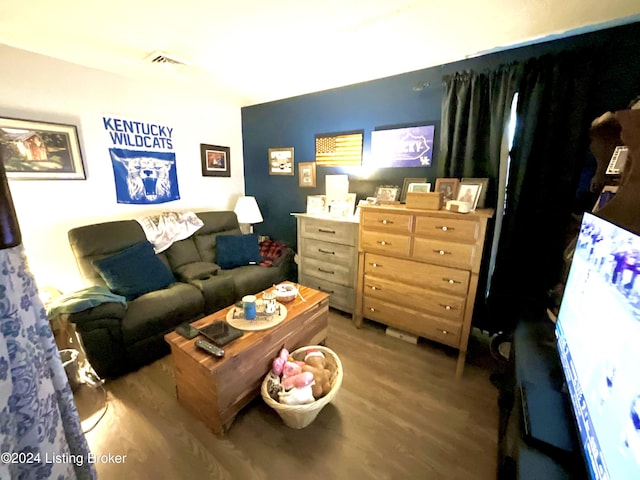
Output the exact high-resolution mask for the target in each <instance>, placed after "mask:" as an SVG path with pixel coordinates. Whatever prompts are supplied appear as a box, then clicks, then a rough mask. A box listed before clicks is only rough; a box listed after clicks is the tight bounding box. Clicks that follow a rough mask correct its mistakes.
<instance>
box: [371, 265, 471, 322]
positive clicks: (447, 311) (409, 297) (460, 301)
mask: <svg viewBox="0 0 640 480" xmlns="http://www.w3.org/2000/svg"><path fill="white" fill-rule="evenodd" d="M418 284H419V281H418V279H416V284H415V285H407V284H402V283H399V282H394V281H393V280H387V279H382V278H380V277H374V276H372V275H365V276H364V287H363V289H364V292H363V293H364V295H365V296H368V297H373V298H377V299H379V300H382V301H385V302H388V303H393V304H395V305H400V306H404V307H407V308H411V309H413V310H418V311H422V312H425V313H431V314H433V315H436V316H438V317H439V318H446V319H447V320H454V321H460V322H461V321H462V317H463V314H464V305H465V298H464V297H458V296H454V295H449V294H446V293H438V292H433V291H429V290H427V289H424V288H422V287H421V286H419V285H418Z"/></svg>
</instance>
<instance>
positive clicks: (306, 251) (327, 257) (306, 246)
mask: <svg viewBox="0 0 640 480" xmlns="http://www.w3.org/2000/svg"><path fill="white" fill-rule="evenodd" d="M355 252H356V247H353V246H351V245H340V244H337V243H330V242H323V241H321V240H313V239H310V238H305V239H303V241H302V246H301V248H300V253H301V254H302V257H304V258H306V257H308V258H317V259H318V260H322V261H324V262H329V263H338V264H340V265H344V266H346V267H349V268H352V267H353V266H354V265H355V259H356V254H355Z"/></svg>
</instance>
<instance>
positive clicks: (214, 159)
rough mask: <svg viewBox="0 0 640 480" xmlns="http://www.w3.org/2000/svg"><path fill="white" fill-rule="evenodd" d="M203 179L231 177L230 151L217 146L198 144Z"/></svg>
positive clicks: (227, 148)
mask: <svg viewBox="0 0 640 480" xmlns="http://www.w3.org/2000/svg"><path fill="white" fill-rule="evenodd" d="M200 160H201V162H202V176H203V177H230V176H231V165H230V162H231V149H230V148H229V147H220V146H218V145H207V144H204V143H201V144H200Z"/></svg>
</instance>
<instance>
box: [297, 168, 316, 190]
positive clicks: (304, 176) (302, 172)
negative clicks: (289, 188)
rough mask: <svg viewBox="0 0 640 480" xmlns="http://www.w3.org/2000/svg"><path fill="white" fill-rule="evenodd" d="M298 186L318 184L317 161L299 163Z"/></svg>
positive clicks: (310, 186)
mask: <svg viewBox="0 0 640 480" xmlns="http://www.w3.org/2000/svg"><path fill="white" fill-rule="evenodd" d="M298 186H299V187H301V188H312V187H315V186H316V163H315V162H300V163H299V164H298Z"/></svg>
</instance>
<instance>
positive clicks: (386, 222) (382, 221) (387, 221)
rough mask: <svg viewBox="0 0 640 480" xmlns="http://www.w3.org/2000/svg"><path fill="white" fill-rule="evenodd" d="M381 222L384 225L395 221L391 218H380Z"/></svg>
mask: <svg viewBox="0 0 640 480" xmlns="http://www.w3.org/2000/svg"><path fill="white" fill-rule="evenodd" d="M380 223H381V224H383V225H387V224H391V223H393V221H391V220H380Z"/></svg>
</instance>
